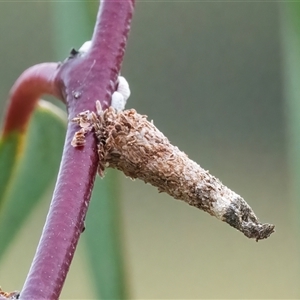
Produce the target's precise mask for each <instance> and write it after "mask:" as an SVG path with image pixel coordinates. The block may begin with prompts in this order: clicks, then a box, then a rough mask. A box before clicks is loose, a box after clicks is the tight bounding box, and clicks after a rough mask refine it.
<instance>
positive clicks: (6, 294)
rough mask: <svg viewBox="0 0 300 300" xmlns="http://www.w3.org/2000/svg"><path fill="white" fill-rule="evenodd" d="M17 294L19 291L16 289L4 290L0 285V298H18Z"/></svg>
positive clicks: (3, 299)
mask: <svg viewBox="0 0 300 300" xmlns="http://www.w3.org/2000/svg"><path fill="white" fill-rule="evenodd" d="M19 295H20V293H19V292H18V291H14V292H4V291H3V290H2V289H1V287H0V300H13V299H19Z"/></svg>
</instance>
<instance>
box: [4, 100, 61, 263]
mask: <svg viewBox="0 0 300 300" xmlns="http://www.w3.org/2000/svg"><path fill="white" fill-rule="evenodd" d="M65 130H66V121H65V119H63V117H62V115H61V112H58V109H57V108H56V107H54V106H52V105H51V104H47V106H45V105H44V106H41V105H39V107H38V108H37V110H36V111H35V113H34V114H33V116H32V119H31V121H30V124H29V128H28V131H27V133H26V134H25V136H23V137H21V136H20V135H19V136H18V133H15V135H16V136H12V137H11V138H9V139H8V140H7V141H4V143H2V144H1V149H0V165H1V174H2V176H1V177H2V178H3V174H8V175H6V176H5V178H4V180H3V179H2V180H1V184H2V186H1V187H0V190H1V191H2V193H1V195H0V196H1V199H0V258H1V256H2V255H3V253H4V251H5V250H6V249H7V247H8V246H9V244H10V243H11V242H12V240H13V238H14V236H15V235H16V233H17V232H18V230H19V229H20V227H21V226H22V224H23V223H24V221H25V220H26V218H27V217H28V216H29V215H30V213H31V211H32V210H33V208H34V207H35V206H36V204H37V203H38V202H39V201H40V199H41V197H42V196H43V195H44V193H45V191H46V190H47V189H48V188H49V186H50V184H52V183H53V181H54V179H55V177H56V175H57V172H58V168H59V163H60V159H61V153H62V147H63V142H64V138H65ZM20 142H21V144H22V146H21V148H20ZM4 161H7V163H5V162H4Z"/></svg>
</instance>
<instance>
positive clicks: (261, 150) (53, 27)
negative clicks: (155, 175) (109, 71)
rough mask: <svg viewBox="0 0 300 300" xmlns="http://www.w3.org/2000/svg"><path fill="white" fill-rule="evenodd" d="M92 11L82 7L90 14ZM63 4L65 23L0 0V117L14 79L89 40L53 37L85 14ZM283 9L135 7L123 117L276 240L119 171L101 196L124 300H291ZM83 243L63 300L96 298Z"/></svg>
mask: <svg viewBox="0 0 300 300" xmlns="http://www.w3.org/2000/svg"><path fill="white" fill-rule="evenodd" d="M91 3H93V2H91ZM96 4H97V3H93V4H91V6H89V8H88V9H89V10H90V11H91V12H95V11H96V9H97V5H96ZM64 6H65V9H67V10H68V12H69V14H68V15H72V16H73V17H72V18H70V17H68V19H66V17H65V16H64V14H62V11H59V10H57V9H55V8H54V6H53V2H50V1H35V2H31V1H26V2H25V1H24V2H0V41H1V42H0V53H1V56H0V78H1V80H0V105H1V111H0V118H1V117H3V111H4V107H5V100H6V99H7V94H8V91H9V89H10V87H11V86H12V84H13V83H14V81H15V80H16V78H17V77H18V76H19V75H20V74H21V72H22V71H23V70H24V69H26V68H28V67H29V66H31V65H33V64H36V63H39V62H43V61H56V60H64V59H65V57H67V55H68V51H69V50H70V49H71V48H72V47H75V48H79V47H80V46H81V44H82V43H83V42H84V41H86V40H89V39H90V35H91V32H89V31H87V32H86V37H84V38H83V39H79V38H78V36H77V35H76V34H75V35H74V36H65V38H64V39H63V42H62V41H61V40H59V39H58V38H57V37H58V32H59V31H60V30H62V28H64V27H67V26H71V27H72V26H80V23H81V22H82V18H84V17H83V14H81V11H80V10H78V9H77V8H76V9H75V5H74V3H72V2H65V3H64ZM296 8H297V7H294V8H291V7H290V8H289V9H286V7H285V6H284V4H279V3H258V2H239V3H237V2H231V3H229V2H226V3H222V2H211V3H207V2H159V1H157V2H156V1H155V2H142V1H138V2H137V4H136V11H135V16H134V19H133V24H132V30H131V34H130V37H129V42H128V46H127V51H126V55H125V60H124V64H123V69H122V74H123V75H124V76H125V77H126V78H127V80H128V81H129V83H130V87H131V90H132V96H131V98H130V99H129V102H128V105H127V107H128V108H131V107H133V108H135V109H136V110H137V111H138V112H140V113H142V114H147V115H148V116H149V119H152V120H153V121H154V123H155V124H156V126H157V127H158V128H159V129H160V130H161V131H163V132H164V133H165V135H166V136H167V137H168V138H169V139H170V140H171V141H172V142H173V143H174V144H175V145H177V146H178V147H179V148H180V149H182V150H183V151H185V152H186V153H187V154H188V155H189V157H190V158H192V159H193V160H195V161H197V162H199V163H200V164H201V166H202V167H204V168H206V169H209V170H210V172H211V173H212V174H213V175H215V176H217V177H219V178H220V179H221V180H222V181H223V182H224V183H225V184H226V185H228V186H229V187H230V188H232V189H233V190H234V191H236V192H237V193H239V194H241V195H242V196H243V197H244V198H245V199H246V200H247V201H248V203H249V204H250V205H251V206H252V208H253V209H254V210H255V212H256V213H257V215H258V217H259V218H260V219H261V220H262V221H266V222H270V223H274V224H275V225H276V234H274V235H273V236H271V238H270V239H268V240H266V241H261V242H259V243H255V242H254V241H252V240H248V239H247V238H245V237H244V236H243V235H242V234H241V233H239V232H237V231H235V230H234V229H232V228H231V227H229V226H227V225H226V224H224V223H222V222H219V221H217V220H216V219H214V218H212V217H210V216H209V215H207V214H205V213H203V212H201V211H198V210H196V209H194V208H192V207H189V206H188V205H186V204H184V203H181V202H179V201H175V200H173V199H171V198H170V197H169V196H168V195H165V194H158V193H157V191H156V190H155V188H153V187H151V186H148V185H145V184H144V183H143V182H140V181H135V182H133V181H131V180H129V179H127V178H125V177H124V176H123V175H120V176H119V177H120V178H121V180H120V181H119V183H118V184H116V185H115V187H114V189H116V191H115V192H117V193H118V194H119V195H121V218H120V222H121V225H122V233H123V240H124V243H125V245H124V247H125V258H126V274H127V281H128V282H129V284H130V290H131V296H132V297H133V298H138V299H154V298H155V299H167V298H168V299H192V298H193V299H200V298H238V299H241V298H272V299H276V298H277V299H279V298H299V296H300V291H299V283H298V281H299V279H298V278H299V275H300V269H299V250H300V249H299V248H300V247H299V246H300V245H299V227H298V226H299V216H298V215H299V213H298V212H299V203H298V200H299V193H298V192H297V188H299V187H298V185H297V180H296V178H297V177H296V176H297V168H295V166H297V165H299V154H298V153H299V151H295V149H297V147H299V144H298V143H297V142H295V137H297V130H296V128H297V119H299V118H298V114H300V109H297V107H299V104H298V103H299V101H297V99H299V95H300V93H299V94H297V86H298V85H299V84H298V85H297V81H295V83H294V84H293V85H292V84H291V83H290V82H291V78H295V77H293V75H291V74H292V73H293V72H294V73H295V72H296V70H295V69H296V67H295V66H296V65H297V63H298V60H297V59H299V57H300V50H299V49H300V47H299V49H298V48H297V45H298V44H297V42H295V39H297V38H299V35H297V34H296V33H295V32H294V31H293V29H294V28H295V27H296V26H297V25H295V24H294V23H292V22H290V16H291V14H292V13H291V12H293V13H294V12H296V11H297V10H296ZM298 11H299V10H298ZM92 21H94V20H92ZM296 23H297V22H296ZM299 28H300V27H299ZM293 32H294V34H292V33H293ZM75 33H76V31H75ZM55 44H58V46H57V45H55ZM299 45H300V43H299ZM59 47H61V48H59ZM297 53H299V56H298V55H297ZM292 54H293V55H292ZM293 66H294V69H293V68H292V67H293ZM293 70H294V71H293ZM298 70H299V69H298ZM298 72H299V71H298ZM294 73H293V74H294ZM296 74H297V73H296ZM294 75H295V74H294ZM298 78H299V77H298ZM299 86H300V85H299ZM291 95H293V97H292V96H291ZM297 95H298V96H297ZM291 99H292V100H291ZM55 103H56V104H57V103H58V102H56V101H55ZM298 128H299V126H298ZM292 133H293V134H292ZM45 146H47V145H45ZM299 148H300V147H299ZM299 148H298V149H299ZM297 154H298V155H297ZM46 171H47V170H45V172H46ZM0 172H1V170H0ZM298 173H299V169H298ZM104 180H105V179H104ZM298 182H299V181H298ZM50 199H51V192H49V195H46V196H45V199H44V201H42V202H41V203H40V205H39V206H38V207H37V209H36V210H35V212H34V214H33V215H32V218H30V220H29V221H28V222H27V223H26V226H24V227H23V228H22V230H21V231H20V233H19V236H18V238H17V239H16V241H15V243H14V244H13V245H12V246H11V247H10V248H9V251H7V253H6V255H5V257H4V260H3V261H2V264H1V267H0V284H1V286H2V288H4V289H5V290H15V289H21V287H22V285H23V282H24V279H25V276H26V274H27V272H28V268H29V266H30V263H31V260H32V257H33V254H34V252H35V248H36V245H37V242H38V240H39V237H40V233H41V230H42V227H43V224H44V221H45V216H46V214H47V210H48V207H49V202H50ZM94 200H95V199H94ZM99 200H101V199H99ZM93 202H95V201H93ZM87 230H88V227H87ZM98 234H99V232H94V233H93V235H94V239H97V235H98ZM84 235H85V233H84V234H83V237H82V239H81V242H80V243H79V249H78V251H77V252H76V255H75V258H74V262H73V264H72V266H71V270H70V273H69V276H68V278H67V281H66V284H65V287H64V289H63V294H62V297H61V298H62V299H89V298H90V299H91V298H96V290H95V289H94V282H93V279H92V278H91V276H90V273H89V271H88V268H89V265H88V263H87V253H88V252H87V250H86V248H85V245H84V243H83V240H84Z"/></svg>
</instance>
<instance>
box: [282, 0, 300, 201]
mask: <svg viewBox="0 0 300 300" xmlns="http://www.w3.org/2000/svg"><path fill="white" fill-rule="evenodd" d="M281 9H282V11H281V12H282V15H281V17H282V18H281V20H282V22H281V25H282V26H281V33H282V34H281V37H282V45H283V70H284V87H285V100H286V101H285V104H286V107H285V109H286V120H287V128H288V132H287V133H288V134H287V145H288V161H289V169H290V172H291V175H292V176H291V177H290V183H291V185H290V187H291V194H292V197H293V199H299V195H300V185H299V182H300V3H296V2H295V3H284V4H281ZM298 206H299V204H298Z"/></svg>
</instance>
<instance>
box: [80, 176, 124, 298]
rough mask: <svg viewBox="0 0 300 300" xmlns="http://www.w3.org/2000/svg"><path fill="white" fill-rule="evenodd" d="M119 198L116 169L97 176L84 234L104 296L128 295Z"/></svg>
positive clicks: (97, 284) (92, 264)
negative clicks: (102, 176) (101, 176)
mask: <svg viewBox="0 0 300 300" xmlns="http://www.w3.org/2000/svg"><path fill="white" fill-rule="evenodd" d="M119 198H120V197H119V193H118V190H117V189H116V173H115V171H112V170H110V171H109V172H108V174H107V175H106V176H105V178H104V179H100V178H99V177H98V178H97V179H96V182H95V187H94V191H93V196H92V201H91V204H90V208H89V211H88V214H87V220H86V230H85V232H84V236H85V239H86V243H87V247H86V248H87V253H88V259H89V263H90V267H91V270H92V274H93V281H94V284H95V287H96V291H97V294H98V295H101V298H102V299H126V298H127V290H126V279H125V272H124V268H123V267H124V266H123V253H122V252H123V251H122V245H121V232H120V227H121V226H120V223H121V222H120V204H119Z"/></svg>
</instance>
